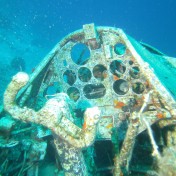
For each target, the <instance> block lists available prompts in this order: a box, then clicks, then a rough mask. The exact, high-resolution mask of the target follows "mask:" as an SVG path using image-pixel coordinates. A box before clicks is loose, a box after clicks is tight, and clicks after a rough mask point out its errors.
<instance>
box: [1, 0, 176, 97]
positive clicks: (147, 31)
mask: <svg viewBox="0 0 176 176" xmlns="http://www.w3.org/2000/svg"><path fill="white" fill-rule="evenodd" d="M175 8H176V2H175V1H174V0H168V1H166V0H163V1H161V0H156V1H152V0H142V1H139V0H134V1H132V0H126V1H119V0H117V1H116V0H109V1H107V0H105V1H101V0H97V1H94V0H89V1H88V0H83V1H82V0H74V1H70V0H68V1H65V0H52V1H50V0H44V1H41V0H33V1H28V0H22V1H21V0H15V1H14V0H0V64H1V66H2V67H3V68H0V72H1V75H2V74H3V76H0V85H4V84H6V82H7V81H6V80H5V78H4V74H5V75H6V73H7V72H9V70H10V72H11V67H9V66H10V65H11V62H12V61H13V59H15V58H18V57H20V58H22V59H23V60H24V61H25V70H24V68H22V69H23V70H24V71H26V72H28V73H31V71H33V70H34V68H35V67H36V65H38V64H39V62H40V61H41V60H42V59H43V57H44V56H45V55H46V54H47V53H48V52H49V51H50V50H51V49H52V47H53V46H54V45H55V44H56V43H57V42H58V41H60V40H61V39H62V38H63V37H64V36H65V35H66V34H68V33H70V32H73V31H75V30H77V29H80V28H82V25H83V24H88V23H92V22H94V23H95V25H101V26H115V27H118V28H122V29H123V30H124V31H125V32H126V33H128V34H129V35H131V36H132V37H134V38H135V39H136V40H138V41H143V42H145V43H148V44H150V45H152V46H155V47H156V48H158V49H159V50H160V51H162V52H163V53H165V54H167V55H169V56H172V57H175V56H176V54H175V53H176V49H175V41H176V35H175V28H176V11H175ZM17 64H19V63H17ZM12 69H14V68H12ZM19 69H20V68H18V70H19ZM12 71H13V70H12ZM15 71H16V70H15ZM10 75H13V73H11V74H10V73H9V76H10ZM9 76H8V75H6V76H5V77H6V79H7V77H9ZM8 81H9V80H8ZM1 94H2V93H1Z"/></svg>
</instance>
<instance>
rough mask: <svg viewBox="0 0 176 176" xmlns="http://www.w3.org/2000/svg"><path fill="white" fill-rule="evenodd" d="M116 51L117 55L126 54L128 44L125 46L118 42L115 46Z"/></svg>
mask: <svg viewBox="0 0 176 176" xmlns="http://www.w3.org/2000/svg"><path fill="white" fill-rule="evenodd" d="M114 52H115V53H116V54H117V55H124V54H125V52H126V46H125V45H124V44H123V43H117V44H116V45H115V46H114Z"/></svg>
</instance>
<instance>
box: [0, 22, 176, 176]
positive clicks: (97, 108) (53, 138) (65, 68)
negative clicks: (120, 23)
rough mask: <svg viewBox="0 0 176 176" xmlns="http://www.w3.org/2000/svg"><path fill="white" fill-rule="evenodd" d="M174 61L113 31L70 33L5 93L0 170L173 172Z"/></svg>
mask: <svg viewBox="0 0 176 176" xmlns="http://www.w3.org/2000/svg"><path fill="white" fill-rule="evenodd" d="M173 59H174V58H171V57H168V56H166V55H164V54H163V53H161V52H160V51H158V50H156V49H155V48H153V47H151V46H149V45H147V44H144V43H139V42H137V41H136V40H134V39H133V38H132V37H130V36H128V35H126V34H125V33H124V32H123V31H122V30H121V29H117V28H111V27H95V26H94V24H87V25H84V26H83V29H80V30H78V31H75V32H73V33H71V34H69V35H68V36H66V37H65V38H64V39H63V40H61V41H60V42H59V43H58V44H57V45H56V46H55V47H54V49H53V50H52V51H51V52H50V53H49V54H48V55H47V56H46V57H45V58H44V59H43V61H42V62H41V63H40V64H39V66H38V67H36V69H35V71H34V72H33V73H32V74H31V75H30V76H28V75H27V74H25V73H23V72H19V73H17V74H16V75H15V76H14V77H13V78H12V81H11V82H10V84H9V85H8V87H7V89H6V91H5V94H4V108H3V109H2V111H1V119H0V126H1V131H0V143H1V144H0V156H1V157H0V164H1V167H0V174H1V175H7V176H11V175H27V176H38V175H43V174H44V172H43V170H47V171H46V172H48V173H49V170H50V169H47V168H52V169H53V168H54V172H52V173H51V172H50V174H53V176H54V175H66V176H74V175H77V176H87V175H88V176H89V175H90V176H93V175H95V176H109V175H114V176H121V175H126V176H127V175H129V176H133V175H153V176H154V175H156V176H157V175H164V174H165V171H164V170H163V168H166V170H168V175H169V176H173V175H175V174H176V168H175V166H174V162H173V163H172V164H170V162H171V160H173V156H171V154H170V153H175V152H176V150H175V145H176V143H175V141H176V128H175V125H176V102H175V99H176V89H175V85H174V84H175V81H176V79H175V78H176V69H175V65H174V64H172V63H173V62H171V61H172V60H173ZM46 97H47V99H46ZM24 122H25V123H24ZM5 123H8V125H7V126H6V125H4V124H5ZM16 161H18V162H16ZM17 163H18V164H17ZM161 163H162V164H161ZM164 163H167V164H166V165H164V166H163V164H164ZM46 166H48V167H46Z"/></svg>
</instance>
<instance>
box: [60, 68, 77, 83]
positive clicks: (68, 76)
mask: <svg viewBox="0 0 176 176" xmlns="http://www.w3.org/2000/svg"><path fill="white" fill-rule="evenodd" d="M63 79H64V81H65V82H66V83H68V84H69V85H70V86H72V85H73V84H74V83H75V81H76V74H75V72H74V71H73V70H66V71H65V72H64V74H63Z"/></svg>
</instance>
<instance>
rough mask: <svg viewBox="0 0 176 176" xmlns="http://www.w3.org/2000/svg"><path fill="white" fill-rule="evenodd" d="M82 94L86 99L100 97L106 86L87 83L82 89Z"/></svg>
mask: <svg viewBox="0 0 176 176" xmlns="http://www.w3.org/2000/svg"><path fill="white" fill-rule="evenodd" d="M83 92H84V96H85V97H86V98H88V99H97V98H101V97H103V96H104V95H105V93H106V88H105V87H104V85H103V84H87V85H86V86H85V87H84V89H83Z"/></svg>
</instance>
